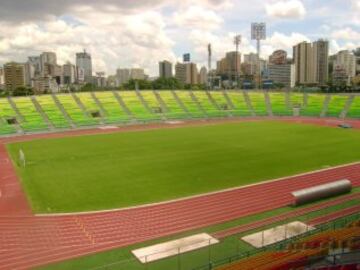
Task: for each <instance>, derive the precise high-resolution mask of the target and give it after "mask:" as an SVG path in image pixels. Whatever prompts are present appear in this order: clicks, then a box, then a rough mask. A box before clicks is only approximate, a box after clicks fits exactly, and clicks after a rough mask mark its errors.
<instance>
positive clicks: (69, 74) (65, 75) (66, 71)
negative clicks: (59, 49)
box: [62, 63, 76, 85]
mask: <svg viewBox="0 0 360 270" xmlns="http://www.w3.org/2000/svg"><path fill="white" fill-rule="evenodd" d="M75 81H76V67H75V66H74V65H73V64H71V63H66V64H65V65H63V67H62V84H65V85H69V84H74V83H75Z"/></svg>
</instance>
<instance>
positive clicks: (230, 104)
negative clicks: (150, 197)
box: [221, 89, 235, 110]
mask: <svg viewBox="0 0 360 270" xmlns="http://www.w3.org/2000/svg"><path fill="white" fill-rule="evenodd" d="M221 92H222V94H223V96H224V98H225V99H226V102H227V104H228V105H229V106H230V109H231V110H234V109H235V106H234V103H233V102H232V100H231V98H230V97H229V95H228V93H227V91H226V90H224V89H223V90H221Z"/></svg>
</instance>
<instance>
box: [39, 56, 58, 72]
mask: <svg viewBox="0 0 360 270" xmlns="http://www.w3.org/2000/svg"><path fill="white" fill-rule="evenodd" d="M46 65H57V57H56V53H54V52H43V53H42V54H41V55H40V70H41V72H42V73H43V75H47V74H45V73H46Z"/></svg>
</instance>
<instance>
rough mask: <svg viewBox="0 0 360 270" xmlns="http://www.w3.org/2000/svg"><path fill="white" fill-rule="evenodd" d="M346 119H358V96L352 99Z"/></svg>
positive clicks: (359, 111)
mask: <svg viewBox="0 0 360 270" xmlns="http://www.w3.org/2000/svg"><path fill="white" fill-rule="evenodd" d="M347 117H350V118H360V96H356V97H354V99H353V102H352V103H351V106H350V109H349V111H348V113H347Z"/></svg>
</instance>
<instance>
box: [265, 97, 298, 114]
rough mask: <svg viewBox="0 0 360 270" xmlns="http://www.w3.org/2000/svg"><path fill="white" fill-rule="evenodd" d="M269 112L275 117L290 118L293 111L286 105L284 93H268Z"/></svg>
mask: <svg viewBox="0 0 360 270" xmlns="http://www.w3.org/2000/svg"><path fill="white" fill-rule="evenodd" d="M269 96H270V101H271V110H272V113H273V115H275V116H291V115H293V110H292V108H291V107H289V106H288V104H286V97H285V93H269Z"/></svg>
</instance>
